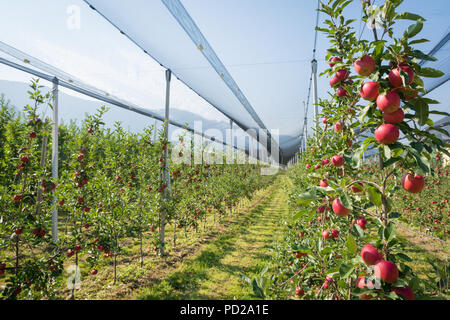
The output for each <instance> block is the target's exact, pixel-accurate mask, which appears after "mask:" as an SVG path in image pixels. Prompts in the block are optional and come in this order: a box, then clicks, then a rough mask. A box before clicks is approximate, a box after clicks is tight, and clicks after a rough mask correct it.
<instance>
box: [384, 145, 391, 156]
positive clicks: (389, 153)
mask: <svg viewBox="0 0 450 320" xmlns="http://www.w3.org/2000/svg"><path fill="white" fill-rule="evenodd" d="M383 149H384V156H385V157H386V159H390V158H391V156H392V154H391V148H389V146H388V145H384V147H383Z"/></svg>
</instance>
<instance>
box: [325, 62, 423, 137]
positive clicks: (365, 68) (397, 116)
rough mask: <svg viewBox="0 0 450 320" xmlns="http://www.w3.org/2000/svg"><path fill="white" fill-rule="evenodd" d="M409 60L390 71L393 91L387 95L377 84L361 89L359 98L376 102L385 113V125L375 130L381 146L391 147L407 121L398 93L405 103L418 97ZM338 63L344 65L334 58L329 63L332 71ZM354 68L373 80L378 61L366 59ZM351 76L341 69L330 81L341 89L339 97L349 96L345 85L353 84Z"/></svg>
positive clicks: (389, 78)
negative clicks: (401, 123) (399, 126)
mask: <svg viewBox="0 0 450 320" xmlns="http://www.w3.org/2000/svg"><path fill="white" fill-rule="evenodd" d="M406 59H407V57H405V56H404V57H403V61H401V62H400V63H399V66H398V67H397V68H393V69H392V70H391V71H390V73H389V76H388V80H389V83H390V87H389V88H387V91H385V92H382V93H380V91H381V90H382V87H381V85H380V83H378V82H375V81H367V82H365V83H364V84H363V85H362V87H361V91H360V96H361V97H362V98H363V99H365V100H368V101H376V105H377V107H378V108H379V109H380V110H381V111H382V112H383V119H384V122H385V123H384V124H382V125H380V126H379V127H378V128H377V129H376V130H375V139H376V140H377V141H378V142H379V143H381V144H392V143H394V142H396V141H397V140H398V138H399V135H400V132H399V129H398V127H397V126H396V124H398V123H400V122H402V121H403V119H404V118H405V113H404V112H403V109H402V108H400V103H401V97H400V94H399V93H401V94H402V95H403V99H404V100H406V101H408V100H411V99H414V98H415V97H416V96H417V93H418V92H417V91H416V90H414V89H412V88H410V87H409V85H411V84H412V82H413V81H414V71H413V70H412V69H411V67H409V66H408V65H406V63H407V62H406V61H407V60H406ZM338 62H342V59H341V58H339V57H332V58H331V59H330V67H333V66H334V65H335V64H336V63H338ZM391 66H392V64H391ZM353 67H354V70H355V72H356V73H357V74H359V75H360V76H364V77H368V76H370V75H371V74H372V73H373V72H374V71H375V70H376V64H375V60H374V59H373V58H372V57H371V56H369V55H364V56H363V57H361V58H360V59H357V60H356V61H355V62H354V64H353ZM349 75H350V72H349V71H348V70H346V69H339V70H338V71H337V72H336V74H335V76H334V77H333V78H331V80H330V85H331V86H332V87H337V86H339V87H338V89H337V91H336V94H337V95H338V97H341V98H342V97H347V96H348V93H347V90H345V89H344V88H343V87H342V85H343V84H348V83H351V82H352V80H351V79H349ZM402 75H403V78H405V82H406V83H405V84H406V86H404V83H403V78H402ZM405 75H407V78H406V77H404V76H405ZM338 127H339V125H338Z"/></svg>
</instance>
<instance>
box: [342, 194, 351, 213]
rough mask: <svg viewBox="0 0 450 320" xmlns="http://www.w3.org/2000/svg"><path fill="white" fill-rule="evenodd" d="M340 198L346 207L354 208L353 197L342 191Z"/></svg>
mask: <svg viewBox="0 0 450 320" xmlns="http://www.w3.org/2000/svg"><path fill="white" fill-rule="evenodd" d="M340 199H341V201H342V205H343V206H344V207H346V208H347V209H352V208H353V203H352V199H351V198H349V196H347V194H345V193H342V194H341V196H340Z"/></svg>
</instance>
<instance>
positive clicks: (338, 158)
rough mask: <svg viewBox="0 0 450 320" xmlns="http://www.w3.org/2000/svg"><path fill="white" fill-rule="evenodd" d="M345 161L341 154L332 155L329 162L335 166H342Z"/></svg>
mask: <svg viewBox="0 0 450 320" xmlns="http://www.w3.org/2000/svg"><path fill="white" fill-rule="evenodd" d="M344 163H345V159H344V158H343V157H341V156H333V158H331V164H332V165H333V166H335V167H342V166H343V165H344Z"/></svg>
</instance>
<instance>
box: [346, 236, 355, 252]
mask: <svg viewBox="0 0 450 320" xmlns="http://www.w3.org/2000/svg"><path fill="white" fill-rule="evenodd" d="M345 244H346V246H347V250H348V252H349V253H350V255H355V254H356V250H357V245H356V240H355V238H354V237H353V236H352V235H351V234H349V235H348V236H347V239H346V240H345Z"/></svg>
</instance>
